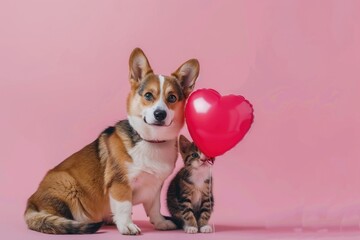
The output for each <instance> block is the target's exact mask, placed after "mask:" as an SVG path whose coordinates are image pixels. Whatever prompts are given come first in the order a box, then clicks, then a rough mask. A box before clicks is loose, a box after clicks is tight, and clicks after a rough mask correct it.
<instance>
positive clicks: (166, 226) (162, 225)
mask: <svg viewBox="0 0 360 240" xmlns="http://www.w3.org/2000/svg"><path fill="white" fill-rule="evenodd" d="M155 229H156V230H174V229H176V225H175V224H174V223H173V222H172V221H170V220H163V221H160V222H157V223H155Z"/></svg>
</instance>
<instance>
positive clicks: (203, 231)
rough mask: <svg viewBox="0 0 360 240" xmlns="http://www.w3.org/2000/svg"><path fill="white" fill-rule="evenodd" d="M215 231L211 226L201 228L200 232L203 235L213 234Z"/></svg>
mask: <svg viewBox="0 0 360 240" xmlns="http://www.w3.org/2000/svg"><path fill="white" fill-rule="evenodd" d="M212 231H213V229H212V227H211V226H210V225H205V226H202V227H200V232H202V233H211V232H212Z"/></svg>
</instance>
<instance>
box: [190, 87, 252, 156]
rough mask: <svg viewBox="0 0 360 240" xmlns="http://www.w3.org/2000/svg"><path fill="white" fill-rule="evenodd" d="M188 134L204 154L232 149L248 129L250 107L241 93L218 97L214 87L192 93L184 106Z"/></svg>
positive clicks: (213, 153) (219, 153) (250, 119)
mask: <svg viewBox="0 0 360 240" xmlns="http://www.w3.org/2000/svg"><path fill="white" fill-rule="evenodd" d="M185 119H186V124H187V126H188V129H189V132H190V135H191V137H192V139H193V140H194V142H195V144H196V145H197V146H198V148H199V149H200V150H201V151H202V152H203V153H204V154H205V155H206V156H208V157H216V156H219V155H222V154H224V153H225V152H226V151H228V150H230V149H231V148H233V147H234V146H235V145H236V144H237V143H238V142H239V141H240V140H241V139H242V138H243V137H244V136H245V134H246V133H247V132H248V130H249V128H250V126H251V124H252V122H253V119H254V115H253V108H252V105H251V104H250V102H249V101H247V100H246V99H245V98H244V97H243V96H239V95H228V96H221V95H220V94H219V93H218V92H217V91H215V90H214V89H199V90H197V91H195V92H193V93H192V94H191V95H190V97H189V99H188V101H187V104H186V107H185Z"/></svg>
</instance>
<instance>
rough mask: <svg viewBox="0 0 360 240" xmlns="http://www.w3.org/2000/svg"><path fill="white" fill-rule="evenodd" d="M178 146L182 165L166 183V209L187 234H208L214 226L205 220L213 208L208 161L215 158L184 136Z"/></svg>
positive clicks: (209, 162)
mask: <svg viewBox="0 0 360 240" xmlns="http://www.w3.org/2000/svg"><path fill="white" fill-rule="evenodd" d="M179 149H180V153H181V156H182V158H183V160H184V164H185V166H184V167H183V168H181V169H180V171H179V172H178V173H177V174H176V176H175V178H174V179H173V180H172V181H171V183H170V185H169V189H168V192H167V206H168V209H169V212H170V214H171V216H172V220H173V221H174V222H175V223H176V224H177V225H178V227H182V228H183V229H184V231H185V232H186V233H197V232H198V231H200V232H202V233H210V232H212V231H213V229H212V227H211V226H210V225H209V224H208V221H209V218H210V215H211V212H212V210H213V207H214V198H213V194H212V186H211V183H212V180H211V175H210V164H211V163H212V162H213V161H214V159H209V158H206V157H205V155H204V154H202V153H201V152H200V151H199V149H198V148H197V147H196V145H195V144H194V143H192V142H190V141H189V140H188V139H186V138H185V137H184V136H183V135H181V136H180V139H179Z"/></svg>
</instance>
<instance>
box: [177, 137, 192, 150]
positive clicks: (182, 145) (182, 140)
mask: <svg viewBox="0 0 360 240" xmlns="http://www.w3.org/2000/svg"><path fill="white" fill-rule="evenodd" d="M179 145H180V152H181V153H182V154H184V153H186V152H187V151H188V149H189V147H190V145H191V142H190V141H189V140H188V139H187V138H186V137H185V136H184V135H180V138H179Z"/></svg>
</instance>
